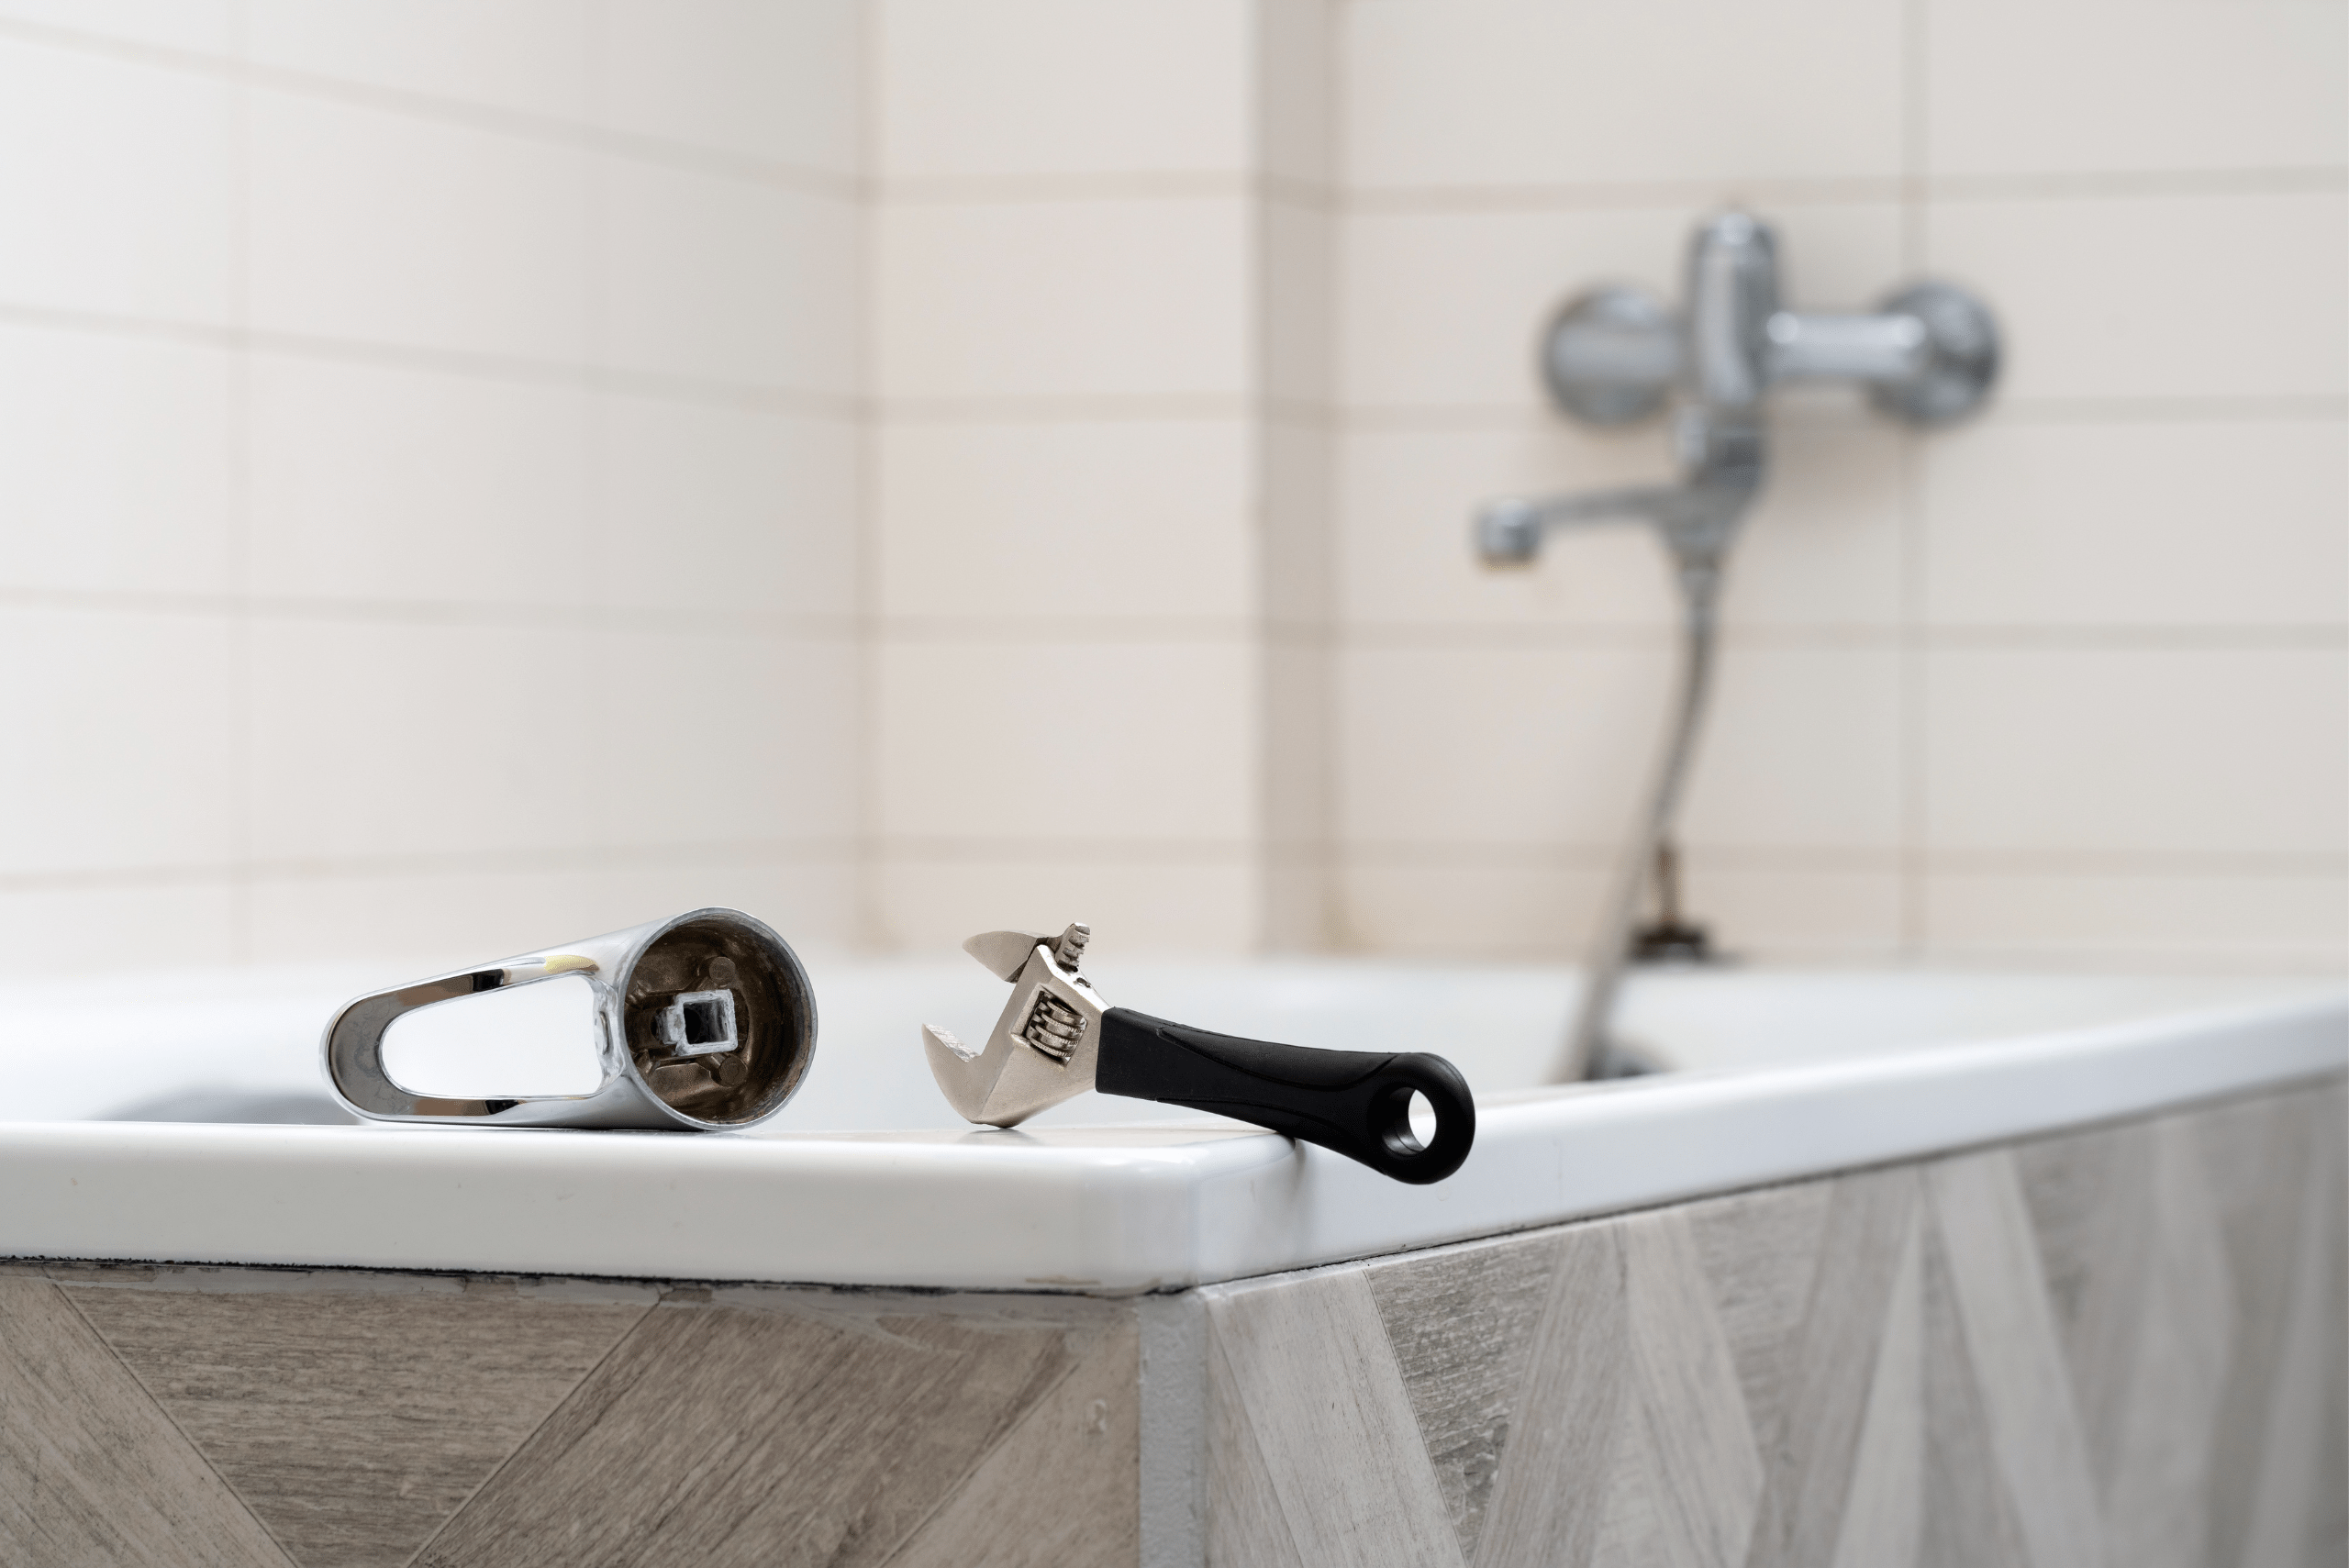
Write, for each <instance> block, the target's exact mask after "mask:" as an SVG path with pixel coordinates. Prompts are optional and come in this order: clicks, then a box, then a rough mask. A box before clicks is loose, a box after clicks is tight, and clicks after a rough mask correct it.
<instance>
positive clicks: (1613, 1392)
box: [1476, 1221, 1648, 1568]
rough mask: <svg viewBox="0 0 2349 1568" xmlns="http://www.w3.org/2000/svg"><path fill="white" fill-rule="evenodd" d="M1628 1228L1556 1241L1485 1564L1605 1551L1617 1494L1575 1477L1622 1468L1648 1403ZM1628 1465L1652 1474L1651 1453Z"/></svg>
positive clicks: (1491, 1517) (1486, 1539)
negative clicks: (1632, 1427)
mask: <svg viewBox="0 0 2349 1568" xmlns="http://www.w3.org/2000/svg"><path fill="white" fill-rule="evenodd" d="M1625 1228H1626V1222H1623V1221H1607V1222H1602V1223H1599V1224H1595V1225H1584V1226H1575V1227H1574V1228H1572V1229H1567V1230H1564V1231H1562V1232H1559V1233H1558V1234H1557V1236H1556V1238H1555V1240H1554V1242H1553V1245H1554V1247H1555V1250H1556V1260H1557V1261H1556V1263H1555V1265H1554V1266H1553V1269H1552V1271H1551V1280H1550V1293H1549V1296H1548V1299H1547V1300H1546V1301H1544V1302H1543V1304H1542V1322H1541V1325H1540V1326H1539V1327H1538V1328H1537V1329H1535V1330H1534V1339H1533V1348H1532V1350H1531V1353H1530V1354H1529V1356H1528V1358H1527V1371H1526V1375H1525V1383H1524V1386H1523V1392H1522V1393H1521V1394H1520V1395H1519V1396H1518V1397H1517V1399H1516V1401H1515V1409H1516V1415H1515V1418H1514V1420H1513V1424H1512V1427H1511V1430H1510V1434H1509V1441H1508V1448H1507V1449H1506V1450H1504V1451H1503V1452H1502V1454H1501V1462H1500V1473H1499V1474H1498V1475H1497V1477H1496V1478H1495V1480H1494V1484H1493V1500H1492V1505H1491V1507H1490V1508H1489V1509H1488V1510H1487V1511H1486V1518H1485V1529H1484V1534H1483V1536H1482V1538H1481V1539H1480V1540H1479V1542H1478V1546H1477V1552H1476V1568H1488V1565H1500V1564H1514V1563H1520V1562H1522V1563H1537V1562H1538V1563H1554V1564H1557V1565H1558V1568H1583V1565H1585V1564H1586V1563H1589V1562H1592V1561H1593V1560H1594V1558H1595V1557H1596V1555H1597V1552H1598V1545H1599V1541H1600V1538H1601V1535H1602V1532H1603V1530H1604V1529H1605V1527H1606V1524H1607V1511H1608V1496H1607V1494H1606V1492H1605V1491H1604V1490H1602V1489H1600V1488H1598V1487H1595V1486H1591V1485H1575V1484H1570V1483H1569V1482H1568V1480H1567V1478H1569V1477H1611V1476H1613V1475H1614V1474H1616V1473H1617V1454H1618V1450H1619V1449H1620V1447H1621V1446H1622V1442H1623V1436H1624V1429H1625V1428H1626V1426H1627V1425H1628V1424H1629V1423H1628V1422H1627V1420H1626V1417H1627V1415H1628V1416H1631V1417H1633V1418H1636V1417H1637V1415H1638V1411H1639V1407H1638V1405H1637V1404H1636V1403H1635V1401H1634V1400H1633V1398H1632V1393H1633V1390H1632V1378H1631V1325H1630V1322H1629V1319H1628V1313H1627V1310H1626V1295H1625V1283H1624V1275H1625V1262H1624V1255H1623V1232H1624V1229H1625ZM1538 1240H1542V1239H1536V1238H1528V1239H1527V1240H1524V1241H1523V1242H1521V1243H1520V1245H1527V1246H1531V1245H1535V1244H1537V1242H1538ZM1627 1469H1628V1473H1631V1474H1634V1475H1638V1476H1642V1477H1643V1476H1645V1475H1646V1474H1647V1473H1648V1469H1647V1465H1646V1460H1645V1455H1644V1451H1642V1453H1641V1454H1640V1455H1639V1456H1637V1457H1635V1458H1634V1459H1633V1460H1632V1462H1631V1463H1630V1465H1629V1466H1627Z"/></svg>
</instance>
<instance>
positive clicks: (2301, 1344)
mask: <svg viewBox="0 0 2349 1568" xmlns="http://www.w3.org/2000/svg"><path fill="white" fill-rule="evenodd" d="M2340 1155H2341V1148H2340V1145H2339V1143H2338V1142H2336V1141H2334V1140H2330V1139H2320V1138H2312V1139H2311V1140H2310V1148H2309V1151H2308V1158H2307V1162H2306V1167H2305V1170H2306V1180H2305V1185H2304V1187H2303V1190H2302V1191H2301V1193H2300V1202H2299V1206H2298V1207H2299V1220H2300V1225H2299V1240H2298V1244H2297V1245H2296V1246H2295V1247H2294V1249H2293V1254H2292V1272H2291V1278H2290V1281H2289V1295H2288V1300H2287V1303H2286V1306H2285V1313H2284V1332H2283V1342H2282V1344H2281V1346H2280V1347H2279V1349H2280V1352H2281V1366H2280V1368H2279V1373H2280V1375H2278V1377H2277V1380H2276V1385H2275V1389H2274V1392H2273V1393H2271V1394H2270V1396H2268V1404H2267V1419H2266V1424H2265V1425H2266V1429H2265V1431H2263V1432H2262V1434H2261V1439H2262V1440H2261V1444H2260V1449H2261V1453H2260V1466H2259V1481H2258V1485H2257V1488H2256V1489H2255V1491H2254V1493H2253V1496H2252V1507H2251V1517H2250V1518H2249V1520H2248V1521H2247V1529H2245V1531H2244V1539H2243V1568H2304V1565H2305V1564H2308V1563H2311V1562H2318V1561H2321V1560H2322V1559H2321V1557H2320V1556H2318V1555H2317V1553H2318V1551H2321V1548H2322V1545H2323V1543H2321V1542H2319V1541H2316V1540H2311V1539H2310V1536H2311V1533H2312V1528H2313V1527H2315V1526H2316V1525H2317V1523H2318V1519H2319V1517H2320V1515H2321V1514H2323V1513H2327V1512H2330V1511H2332V1510H2331V1509H2330V1508H2329V1507H2326V1506H2325V1504H2324V1503H2323V1501H2322V1499H2323V1498H2324V1497H2325V1496H2327V1495H2337V1494H2338V1493H2339V1492H2340V1490H2341V1488H2342V1487H2343V1485H2349V1479H2344V1477H2343V1476H2342V1474H2341V1473H2339V1472H2337V1471H2335V1472H2331V1473H2327V1472H2325V1471H2324V1470H2322V1469H2321V1465H2322V1464H2323V1462H2324V1457H2325V1454H2324V1450H2325V1443H2324V1428H2325V1424H2326V1407H2327V1406H2328V1405H2329V1404H2330V1403H2332V1400H2331V1398H2330V1396H2331V1394H2332V1391H2331V1390H2330V1389H2328V1388H2327V1387H2326V1386H2325V1380H2324V1376H2323V1373H2325V1371H2326V1370H2328V1369H2329V1368H2330V1366H2331V1365H2332V1363H2333V1362H2334V1361H2335V1357H2334V1356H2333V1354H2332V1340H2333V1338H2334V1336H2335V1334H2336V1333H2337V1332H2338V1331H2339V1327H2340V1322H2341V1312H2340V1303H2339V1302H2338V1301H2336V1300H2335V1299H2333V1296H2332V1280H2333V1266H2332V1254H2333V1252H2334V1251H2335V1250H2336V1249H2338V1248H2339V1247H2340V1246H2341V1245H2342V1224H2343V1214H2342V1192H2341V1183H2342V1171H2341V1161H2340ZM2335 1561H2338V1559H2337V1558H2336V1559H2335Z"/></svg>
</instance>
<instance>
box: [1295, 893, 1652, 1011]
mask: <svg viewBox="0 0 2349 1568" xmlns="http://www.w3.org/2000/svg"><path fill="white" fill-rule="evenodd" d="M1337 880H1338V884H1339V895H1338V899H1337V905H1338V917H1337V922H1336V923H1337V927H1338V935H1337V945H1338V946H1339V947H1340V948H1341V949H1345V948H1353V949H1356V950H1359V951H1369V952H1394V953H1412V954H1416V955H1419V956H1422V957H1427V958H1458V959H1473V960H1482V961H1486V962H1491V961H1494V960H1514V961H1517V962H1535V963H1569V962H1574V961H1575V959H1577V958H1578V957H1580V955H1581V952H1582V949H1583V944H1584V943H1585V942H1586V941H1587V940H1589V929H1590V926H1591V923H1592V921H1593V920H1595V919H1596V918H1597V911H1598V902H1599V900H1600V898H1601V897H1603V896H1604V893H1603V889H1604V887H1605V885H1606V873H1605V870H1604V868H1603V866H1602V865H1600V864H1599V863H1598V862H1595V861H1578V862H1563V861H1560V860H1558V859H1556V858H1555V857H1553V856H1542V855H1539V854H1534V853H1528V852H1524V851H1520V852H1518V853H1515V854H1513V855H1510V856H1508V857H1507V858H1506V859H1494V860H1475V861H1469V860H1449V859H1430V860H1400V859H1388V858H1385V857H1381V856H1377V855H1355V856H1349V857H1348V858H1347V860H1346V861H1345V862H1344V863H1343V865H1342V866H1341V869H1340V871H1339V872H1338V874H1337ZM1564 1027H1565V1020H1564V1019H1563V1018H1561V1019H1560V1020H1559V1028H1560V1029H1562V1030H1563V1029H1564Z"/></svg>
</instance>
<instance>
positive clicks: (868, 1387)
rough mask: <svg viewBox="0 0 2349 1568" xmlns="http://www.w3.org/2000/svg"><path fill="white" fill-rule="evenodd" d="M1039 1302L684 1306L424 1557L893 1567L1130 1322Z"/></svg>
mask: <svg viewBox="0 0 2349 1568" xmlns="http://www.w3.org/2000/svg"><path fill="white" fill-rule="evenodd" d="M1021 1310H1022V1309H1021V1308H1020V1307H1014V1306H1007V1307H1004V1308H1003V1309H1002V1310H1001V1311H1000V1312H998V1313H996V1314H994V1315H988V1314H984V1313H975V1312H974V1313H957V1312H955V1311H952V1310H950V1309H948V1308H947V1307H942V1306H939V1305H935V1304H931V1303H928V1302H923V1301H920V1300H919V1299H918V1298H916V1299H913V1300H908V1301H903V1302H898V1303H896V1304H895V1305H894V1306H885V1305H874V1304H872V1303H870V1302H868V1301H867V1300H865V1299H864V1298H860V1297H856V1296H842V1297H838V1298H834V1297H827V1296H810V1297H809V1298H807V1299H806V1300H804V1301H803V1300H800V1299H798V1298H796V1296H795V1295H793V1294H792V1293H780V1292H778V1293H745V1294H744V1295H743V1296H742V1297H741V1298H740V1299H739V1300H737V1299H735V1298H733V1297H731V1296H729V1297H728V1298H725V1299H721V1300H714V1301H698V1302H697V1301H695V1300H692V1299H690V1298H684V1299H676V1300H671V1301H665V1302H663V1303H662V1305H661V1306H659V1307H655V1308H654V1309H653V1310H652V1311H651V1312H650V1313H648V1314H647V1315H646V1316H645V1318H644V1319H643V1320H642V1321H641V1322H640V1323H639V1324H638V1325H637V1326H636V1328H635V1329H632V1330H631V1331H630V1332H629V1335H628V1337H627V1338H626V1339H624V1340H622V1341H621V1343H620V1344H619V1346H618V1348H617V1349H616V1350H614V1351H613V1352H612V1353H611V1354H610V1355H609V1356H607V1358H605V1360H604V1362H603V1363H602V1364H601V1365H599V1366H598V1367H597V1368H596V1371H595V1372H594V1373H592V1374H590V1375H589V1376H588V1378H587V1379H586V1380H585V1382H584V1383H583V1384H582V1385H580V1387H579V1388H578V1390H577V1391H576V1392H575V1393H574V1394H573V1396H572V1397H571V1398H570V1399H569V1400H568V1401H566V1402H565V1403H564V1404H563V1406H562V1408H560V1409H559V1410H557V1411H556V1412H555V1414H554V1415H553V1417H552V1418H550V1419H549V1420H547V1421H546V1422H545V1423H544V1424H543V1425H541V1426H540V1429H538V1431H537V1432H536V1433H534V1434H533V1435H532V1436H531V1438H530V1440H529V1441H528V1442H526V1443H525V1444H524V1445H523V1446H522V1448H521V1450H520V1451H519V1452H518V1453H517V1454H515V1456H514V1457H513V1459H512V1460H510V1461H508V1462H507V1464H506V1465H505V1466H504V1467H503V1468H502V1469H500V1470H499V1471H498V1473H497V1474H496V1476H495V1478H494V1479H493V1480H492V1481H491V1482H490V1483H489V1485H486V1486H484V1488H483V1489H482V1491H481V1492H480V1494H479V1495H477V1496H475V1497H474V1498H473V1500H472V1501H471V1502H470V1503H468V1504H466V1505H465V1507H463V1508H462V1509H461V1510H460V1511H459V1512H458V1514H457V1516H456V1518H453V1519H451V1521H450V1522H449V1524H448V1526H447V1527H446V1528H445V1529H442V1531H441V1532H440V1534H439V1535H438V1536H436V1537H435V1538H434V1539H433V1540H432V1541H431V1543H430V1544H429V1546H428V1547H427V1548H426V1549H425V1551H423V1553H422V1554H421V1555H420V1556H419V1557H418V1559H417V1562H418V1564H419V1568H540V1565H541V1564H545V1565H553V1564H561V1565H562V1568H621V1565H633V1564H638V1563H643V1562H681V1563H682V1562H690V1563H693V1564H695V1565H696V1568H734V1565H737V1564H740V1565H742V1568H751V1565H758V1568H764V1565H766V1564H770V1563H774V1562H821V1563H827V1564H836V1565H838V1568H852V1565H857V1564H878V1563H881V1562H885V1561H886V1560H887V1559H888V1557H889V1555H890V1554H891V1553H892V1552H894V1551H896V1550H897V1549H898V1547H899V1546H901V1545H902V1544H903V1543H904V1542H905V1541H906V1540H907V1538H908V1537H909V1536H910V1535H911V1534H912V1533H913V1531H914V1529H916V1528H917V1527H918V1526H919V1525H920V1523H921V1522H922V1521H923V1520H924V1519H925V1518H928V1517H929V1515H930V1513H931V1512H932V1511H933V1510H934V1509H935V1508H937V1507H938V1506H939V1505H940V1503H941V1502H942V1501H943V1500H944V1499H945V1498H947V1497H948V1496H950V1495H952V1493H953V1492H954V1490H955V1489H956V1488H957V1487H958V1486H959V1485H961V1484H962V1482H963V1478H964V1476H966V1475H967V1474H969V1473H971V1471H972V1470H973V1469H974V1467H975V1466H976V1465H977V1464H978V1462H979V1461H980V1460H981V1458H982V1457H983V1456H985V1453H986V1452H987V1451H988V1450H990V1449H992V1448H993V1447H994V1446H995V1445H996V1442H997V1441H999V1440H1002V1439H1003V1437H1004V1436H1005V1435H1006V1434H1007V1433H1008V1432H1009V1431H1010V1430H1011V1429H1012V1428H1013V1426H1014V1425H1015V1424H1016V1423H1017V1422H1018V1421H1019V1418H1021V1417H1022V1416H1023V1415H1024V1414H1026V1413H1027V1412H1028V1411H1029V1409H1030V1408H1031V1407H1033V1406H1034V1405H1035V1404H1036V1403H1037V1402H1038V1401H1039V1400H1041V1399H1042V1398H1043V1397H1044V1396H1046V1395H1048V1394H1049V1393H1050V1392H1051V1391H1052V1389H1053V1388H1054V1387H1055V1386H1056V1385H1058V1384H1059V1383H1060V1382H1061V1381H1062V1379H1063V1378H1064V1377H1066V1376H1067V1375H1068V1374H1069V1373H1070V1372H1071V1371H1072V1370H1073V1369H1074V1367H1075V1365H1076V1364H1077V1363H1078V1362H1080V1361H1081V1360H1082V1359H1083V1357H1084V1355H1085V1352H1086V1351H1088V1350H1090V1349H1091V1347H1092V1344H1093V1342H1094V1341H1095V1340H1097V1339H1098V1338H1099V1337H1100V1336H1101V1335H1102V1334H1103V1333H1104V1332H1106V1331H1107V1330H1108V1328H1109V1327H1110V1315H1109V1313H1108V1310H1107V1309H1106V1308H1104V1307H1102V1306H1101V1304H1097V1303H1087V1302H1071V1303H1068V1304H1067V1305H1066V1307H1064V1308H1063V1307H1052V1306H1049V1305H1048V1304H1030V1305H1029V1307H1028V1308H1027V1310H1028V1311H1030V1314H1031V1315H1030V1316H1026V1317H1023V1316H1021V1315H1020V1313H1021ZM1036 1311H1055V1312H1063V1313H1064V1315H1065V1318H1066V1320H1064V1321H1058V1322H1055V1321H1051V1320H1039V1319H1038V1318H1037V1317H1035V1316H1033V1315H1032V1314H1033V1313H1034V1312H1036Z"/></svg>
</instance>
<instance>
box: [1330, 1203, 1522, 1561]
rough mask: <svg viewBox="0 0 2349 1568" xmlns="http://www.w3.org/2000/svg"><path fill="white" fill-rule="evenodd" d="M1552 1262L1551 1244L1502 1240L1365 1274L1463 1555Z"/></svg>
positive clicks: (1468, 1553) (1479, 1529) (1478, 1531)
mask: <svg viewBox="0 0 2349 1568" xmlns="http://www.w3.org/2000/svg"><path fill="white" fill-rule="evenodd" d="M1556 1261H1557V1245H1556V1243H1555V1242H1554V1241H1551V1240H1540V1241H1534V1242H1531V1243H1529V1242H1527V1241H1525V1240H1521V1239H1518V1238H1510V1239H1508V1240H1503V1241H1487V1242H1482V1243H1479V1244H1477V1245H1475V1246H1472V1247H1461V1248H1454V1249H1446V1250H1444V1251H1439V1252H1435V1253H1432V1254H1427V1255H1422V1256H1418V1257H1405V1258H1401V1259H1397V1260H1393V1261H1388V1262H1374V1263H1371V1264H1370V1265H1368V1268H1367V1271H1366V1272H1367V1275H1368V1278H1369V1280H1370V1293H1371V1296H1372V1298H1373V1299H1374V1300H1375V1301H1376V1302H1377V1303H1378V1317H1379V1321H1380V1322H1381V1324H1383V1325H1384V1326H1385V1328H1386V1338H1387V1341H1388V1343H1390V1344H1391V1345H1392V1346H1393V1347H1394V1350H1395V1360H1396V1362H1397V1365H1398V1366H1399V1367H1400V1368H1401V1369H1402V1373H1403V1387H1404V1389H1405V1391H1406V1392H1408V1394H1409V1395H1410V1396H1411V1410H1412V1413H1413V1414H1414V1415H1416V1416H1417V1417H1418V1418H1419V1436H1420V1438H1421V1440H1424V1441H1425V1443H1426V1444H1427V1450H1428V1457H1429V1458H1430V1459H1431V1461H1432V1462H1434V1465H1435V1475H1436V1484H1437V1485H1439V1486H1441V1487H1442V1489H1443V1503H1444V1508H1445V1510H1446V1511H1447V1512H1448V1513H1449V1514H1450V1515H1451V1517H1452V1523H1453V1530H1454V1532H1455V1533H1456V1534H1457V1535H1458V1536H1459V1538H1460V1552H1461V1555H1462V1556H1463V1557H1464V1558H1465V1559H1467V1560H1469V1561H1471V1562H1474V1561H1475V1555H1476V1542H1477V1540H1478V1539H1479V1537H1481V1536H1482V1534H1483V1533H1484V1524H1485V1508H1486V1505H1487V1504H1488V1503H1489V1502H1490V1501H1491V1500H1492V1492H1493V1480H1494V1477H1495V1476H1496V1475H1497V1474H1498V1473H1499V1470H1500V1459H1501V1451H1502V1450H1503V1449H1505V1448H1507V1447H1508V1435H1509V1421H1510V1415H1511V1401H1512V1400H1513V1399H1514V1398H1515V1397H1516V1396H1517V1394H1518V1392H1519V1387H1520V1385H1521V1384H1522V1383H1523V1382H1524V1380H1525V1372H1526V1364H1527V1358H1528V1357H1529V1356H1530V1355H1531V1351H1532V1348H1533V1336H1534V1331H1535V1329H1537V1328H1539V1327H1540V1325H1541V1321H1542V1306H1543V1304H1544V1303H1545V1302H1546V1301H1547V1300H1548V1299H1549V1295H1550V1273H1551V1270H1552V1269H1553V1267H1554V1266H1555V1263H1556Z"/></svg>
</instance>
